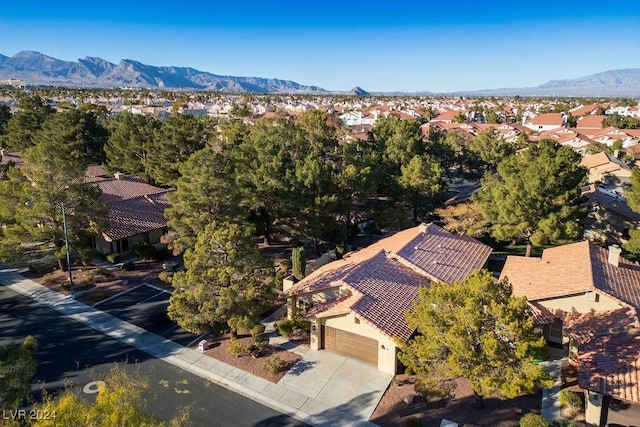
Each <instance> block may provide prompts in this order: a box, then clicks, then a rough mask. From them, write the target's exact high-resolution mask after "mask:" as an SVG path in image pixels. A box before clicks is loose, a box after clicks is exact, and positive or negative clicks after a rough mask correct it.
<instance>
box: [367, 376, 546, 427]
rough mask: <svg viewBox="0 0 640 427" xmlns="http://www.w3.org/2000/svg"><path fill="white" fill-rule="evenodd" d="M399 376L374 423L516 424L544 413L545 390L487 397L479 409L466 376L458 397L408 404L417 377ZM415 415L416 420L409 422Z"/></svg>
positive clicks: (490, 426) (489, 426)
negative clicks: (510, 396)
mask: <svg viewBox="0 0 640 427" xmlns="http://www.w3.org/2000/svg"><path fill="white" fill-rule="evenodd" d="M395 378H396V379H395V381H393V382H392V383H391V385H389V388H388V389H387V391H386V392H385V394H384V396H383V397H382V399H381V400H380V403H379V404H378V406H377V407H376V410H375V411H374V412H373V415H372V416H371V418H370V421H371V422H373V423H376V424H378V425H380V426H383V427H385V426H397V425H408V423H415V424H412V425H420V426H423V427H439V426H440V422H441V420H442V419H443V418H446V419H447V420H451V421H454V422H457V423H458V424H459V425H464V424H471V425H477V426H486V427H512V426H518V424H519V421H520V418H521V417H522V416H523V415H524V414H526V413H527V412H536V413H540V404H541V400H542V393H541V392H539V393H535V394H532V395H528V396H520V397H517V398H515V399H509V400H500V399H497V398H485V399H484V403H485V409H482V410H478V409H475V406H474V398H473V391H472V390H471V388H470V387H469V385H468V383H467V382H466V381H465V380H464V379H459V380H457V381H456V382H457V388H456V390H455V393H454V397H450V398H445V399H434V400H429V401H428V402H425V400H424V398H419V399H417V401H416V402H414V403H412V404H410V405H407V404H406V403H404V402H403V401H402V399H403V398H404V397H405V396H407V395H411V394H416V393H415V390H414V387H413V378H412V377H409V376H406V375H397V376H396V377H395ZM412 418H413V420H411V421H409V420H410V419H412Z"/></svg>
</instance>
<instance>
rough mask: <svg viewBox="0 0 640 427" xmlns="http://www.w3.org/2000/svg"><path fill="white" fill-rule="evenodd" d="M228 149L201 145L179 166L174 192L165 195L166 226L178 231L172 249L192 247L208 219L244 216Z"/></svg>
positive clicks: (232, 218) (234, 218) (219, 220)
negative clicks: (216, 148) (217, 150)
mask: <svg viewBox="0 0 640 427" xmlns="http://www.w3.org/2000/svg"><path fill="white" fill-rule="evenodd" d="M228 151H229V150H225V151H220V152H214V150H212V149H211V148H208V147H207V148H203V149H202V150H200V151H196V152H195V153H193V154H192V155H191V156H190V157H189V160H187V161H186V162H185V163H183V164H182V165H181V166H180V175H181V176H180V178H178V181H177V182H176V191H173V192H170V193H169V194H168V195H167V198H168V199H169V202H170V203H171V206H170V207H168V208H167V209H166V210H165V217H166V218H167V223H168V225H169V227H171V228H172V229H174V230H175V231H177V232H178V234H179V237H178V239H177V240H175V241H174V242H173V246H174V251H176V252H183V251H184V250H186V249H187V248H193V247H194V245H195V242H196V239H197V236H198V234H200V233H201V232H202V231H204V229H205V227H206V226H207V224H209V223H210V222H211V221H218V222H225V221H235V220H238V219H244V217H246V211H244V210H242V209H240V208H239V204H240V197H241V193H240V190H239V188H238V186H237V185H236V180H235V173H236V171H235V166H234V164H233V159H232V158H231V157H230V153H229V152H228Z"/></svg>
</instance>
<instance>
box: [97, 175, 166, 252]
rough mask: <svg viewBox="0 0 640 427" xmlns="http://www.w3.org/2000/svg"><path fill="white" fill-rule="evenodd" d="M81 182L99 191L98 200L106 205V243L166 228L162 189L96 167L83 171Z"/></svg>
mask: <svg viewBox="0 0 640 427" xmlns="http://www.w3.org/2000/svg"><path fill="white" fill-rule="evenodd" d="M85 181H86V182H89V183H91V184H92V185H95V186H96V187H98V188H100V191H102V194H101V196H100V201H101V202H103V203H106V204H108V205H110V210H109V229H107V230H106V231H105V232H104V235H106V236H107V237H108V238H109V239H110V240H112V241H113V240H118V239H122V238H125V237H130V236H135V235H137V234H141V233H145V232H148V231H151V230H157V229H159V228H163V227H165V226H166V225H167V221H166V219H165V218H164V210H165V209H166V208H167V207H168V206H169V202H168V200H167V193H168V192H169V191H170V190H168V189H166V188H160V187H156V186H153V185H151V184H148V183H146V182H144V180H142V179H141V178H140V177H137V176H125V175H122V174H115V175H109V174H107V172H105V170H104V169H103V168H102V167H101V166H98V165H92V166H89V167H88V168H87V170H86V171H85Z"/></svg>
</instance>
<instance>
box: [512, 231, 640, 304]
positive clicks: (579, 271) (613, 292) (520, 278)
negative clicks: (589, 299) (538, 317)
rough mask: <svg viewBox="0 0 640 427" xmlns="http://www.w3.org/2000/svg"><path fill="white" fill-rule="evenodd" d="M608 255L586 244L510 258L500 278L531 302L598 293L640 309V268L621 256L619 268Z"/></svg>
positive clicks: (590, 244) (606, 251)
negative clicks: (611, 262) (609, 260)
mask: <svg viewBox="0 0 640 427" xmlns="http://www.w3.org/2000/svg"><path fill="white" fill-rule="evenodd" d="M608 252H609V251H608V250H607V249H603V248H601V247H599V246H597V245H596V244H595V243H593V242H590V241H584V242H578V243H572V244H569V245H563V246H557V247H555V248H549V249H545V250H544V252H543V253H542V258H525V257H518V256H509V257H507V261H506V263H505V265H504V268H503V269H502V274H501V275H500V278H501V279H504V278H506V279H508V280H509V283H511V285H512V286H513V294H514V296H525V297H527V299H528V300H530V301H531V300H539V299H544V298H552V297H558V296H563V295H572V294H578V293H583V292H588V291H596V290H597V291H601V292H604V293H606V294H608V295H609V296H610V297H612V298H614V299H616V300H618V301H620V302H622V303H625V304H628V305H630V306H633V307H636V308H640V265H638V264H637V263H634V262H631V261H629V260H627V259H626V258H624V257H620V259H619V263H618V266H617V267H616V266H614V265H612V264H610V263H609V262H608V256H609V254H608Z"/></svg>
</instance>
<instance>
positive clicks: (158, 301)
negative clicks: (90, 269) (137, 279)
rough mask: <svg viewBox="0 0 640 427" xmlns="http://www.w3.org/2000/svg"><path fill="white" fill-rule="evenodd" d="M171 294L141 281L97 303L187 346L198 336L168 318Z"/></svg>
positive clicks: (157, 333) (108, 310)
mask: <svg viewBox="0 0 640 427" xmlns="http://www.w3.org/2000/svg"><path fill="white" fill-rule="evenodd" d="M170 296H171V294H170V293H169V292H166V291H163V290H160V289H157V288H154V287H152V286H147V285H142V286H138V287H136V288H135V289H132V290H130V291H128V292H124V293H122V294H120V295H117V296H116V297H115V298H112V299H109V300H107V301H105V302H100V303H97V304H96V305H95V306H94V307H95V308H97V309H98V310H101V311H104V312H105V313H109V314H111V315H112V316H116V317H119V318H120V319H122V320H124V321H125V322H129V323H131V324H133V325H136V326H140V327H141V328H144V329H146V330H147V331H149V332H153V333H154V334H156V335H160V336H162V337H164V338H168V339H170V340H172V341H174V342H176V343H178V344H180V345H184V346H188V345H189V344H190V343H192V342H194V341H195V340H196V339H197V338H198V336H197V335H193V334H191V333H189V332H187V331H185V330H184V329H182V328H181V327H179V326H178V325H177V324H176V323H175V322H173V321H171V320H170V319H169V317H168V316H167V307H168V306H169V297H170Z"/></svg>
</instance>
